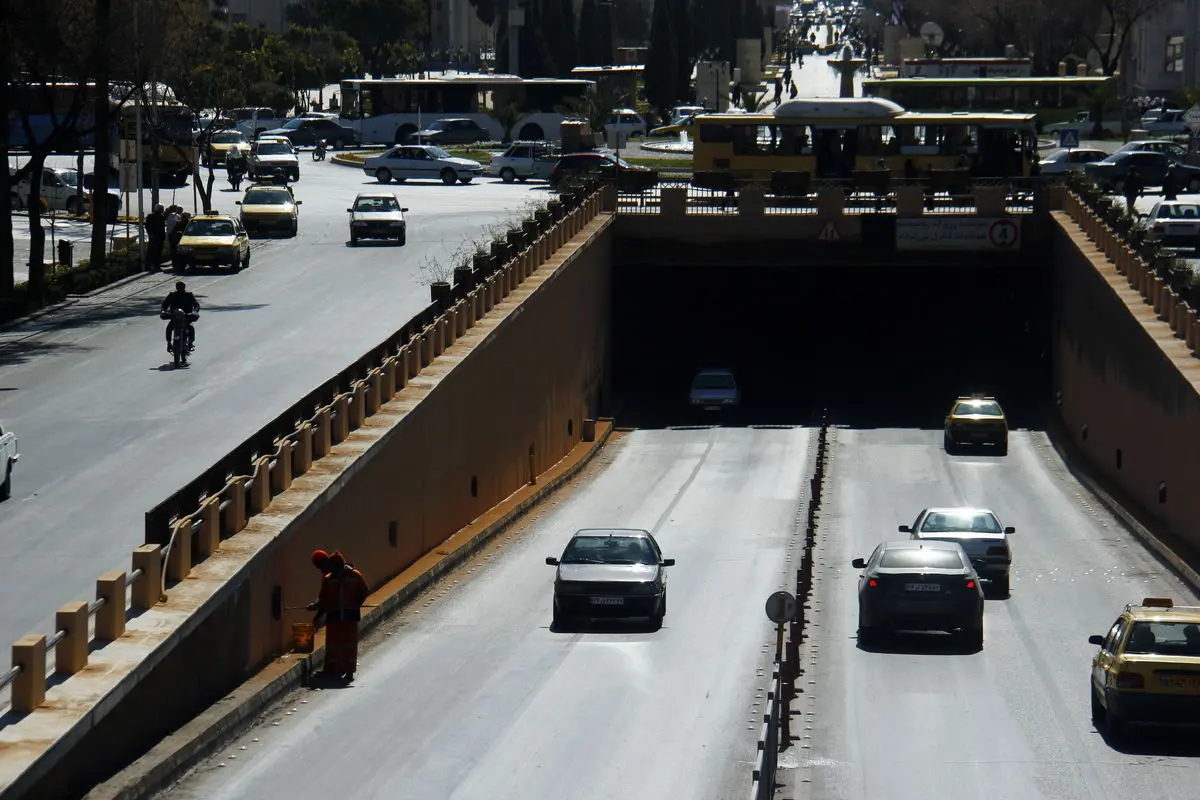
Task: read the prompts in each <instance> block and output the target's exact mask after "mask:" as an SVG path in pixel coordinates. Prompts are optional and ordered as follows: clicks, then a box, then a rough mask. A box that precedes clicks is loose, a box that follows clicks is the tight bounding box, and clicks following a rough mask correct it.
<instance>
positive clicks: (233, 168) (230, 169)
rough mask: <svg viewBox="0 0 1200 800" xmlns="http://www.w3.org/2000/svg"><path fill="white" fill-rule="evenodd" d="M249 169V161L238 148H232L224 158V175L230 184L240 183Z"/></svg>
mask: <svg viewBox="0 0 1200 800" xmlns="http://www.w3.org/2000/svg"><path fill="white" fill-rule="evenodd" d="M249 168H250V162H249V159H247V158H246V154H245V153H244V152H243V151H242V149H241V148H240V147H233V148H231V149H230V151H229V154H228V155H227V156H225V173H226V174H227V175H228V176H229V182H230V183H240V182H241V179H242V176H244V175H245V174H246V171H247V170H248V169H249Z"/></svg>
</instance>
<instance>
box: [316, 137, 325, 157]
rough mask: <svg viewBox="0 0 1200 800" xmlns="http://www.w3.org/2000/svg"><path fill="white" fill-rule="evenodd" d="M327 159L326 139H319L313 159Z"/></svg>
mask: <svg viewBox="0 0 1200 800" xmlns="http://www.w3.org/2000/svg"><path fill="white" fill-rule="evenodd" d="M324 160H325V140H324V139H317V146H316V147H314V148H313V161H324Z"/></svg>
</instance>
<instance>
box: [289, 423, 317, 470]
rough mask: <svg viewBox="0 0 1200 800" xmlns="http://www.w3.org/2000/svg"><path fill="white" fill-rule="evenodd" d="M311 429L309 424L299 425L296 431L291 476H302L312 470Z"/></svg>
mask: <svg viewBox="0 0 1200 800" xmlns="http://www.w3.org/2000/svg"><path fill="white" fill-rule="evenodd" d="M312 441H313V427H312V424H311V423H308V422H304V423H301V425H300V427H299V428H298V429H297V430H296V445H295V447H293V448H292V474H293V475H303V474H304V473H306V472H308V471H309V470H310V469H312V462H313V457H312Z"/></svg>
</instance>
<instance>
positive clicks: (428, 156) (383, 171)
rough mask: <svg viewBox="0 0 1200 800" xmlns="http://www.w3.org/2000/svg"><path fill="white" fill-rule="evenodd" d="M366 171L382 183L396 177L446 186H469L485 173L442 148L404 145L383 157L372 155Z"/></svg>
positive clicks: (366, 165) (366, 164)
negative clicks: (430, 181) (458, 184)
mask: <svg viewBox="0 0 1200 800" xmlns="http://www.w3.org/2000/svg"><path fill="white" fill-rule="evenodd" d="M363 172H365V173H366V174H367V175H370V176H371V177H373V178H375V179H376V180H377V181H379V182H380V183H388V182H390V181H391V180H392V179H393V178H395V179H396V180H397V181H400V182H404V181H406V180H410V179H412V180H440V181H441V182H442V183H444V184H446V185H447V186H453V185H454V183H455V182H456V181H457V182H458V183H463V184H467V183H470V182H471V181H472V180H473V179H475V178H477V177H479V176H480V175H482V174H483V165H482V164H480V163H479V162H478V161H472V160H471V159H469V158H459V157H458V156H452V155H450V154H449V153H447V152H446V151H445V150H443V149H442V148H440V147H434V146H432V145H419V144H402V145H397V146H396V147H393V148H392V149H390V150H388V151H387V152H386V153H384V154H383V155H378V156H373V157H371V158H368V159H367V160H366V161H365V162H363Z"/></svg>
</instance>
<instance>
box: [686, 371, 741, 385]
mask: <svg viewBox="0 0 1200 800" xmlns="http://www.w3.org/2000/svg"><path fill="white" fill-rule="evenodd" d="M692 388H693V389H735V388H737V383H735V382H734V380H733V376H732V375H729V374H726V373H722V372H702V373H700V374H699V375H697V376H696V379H695V380H693V381H692Z"/></svg>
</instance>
